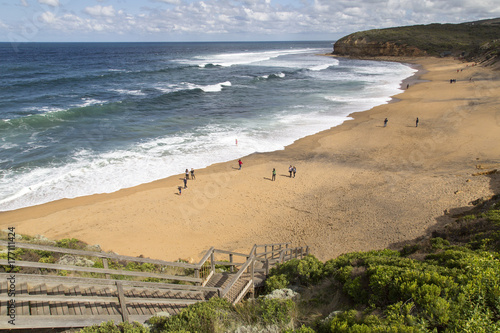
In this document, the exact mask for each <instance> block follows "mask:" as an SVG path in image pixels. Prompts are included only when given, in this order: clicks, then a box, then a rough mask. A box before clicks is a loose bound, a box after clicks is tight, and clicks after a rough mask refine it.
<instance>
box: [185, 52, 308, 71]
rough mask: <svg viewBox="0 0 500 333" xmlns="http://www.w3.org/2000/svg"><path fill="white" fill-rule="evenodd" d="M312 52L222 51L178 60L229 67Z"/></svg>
mask: <svg viewBox="0 0 500 333" xmlns="http://www.w3.org/2000/svg"><path fill="white" fill-rule="evenodd" d="M310 52H312V50H311V49H291V50H277V51H261V52H238V53H221V54H213V55H209V56H197V57H194V58H192V59H179V60H177V62H179V63H183V64H188V65H194V66H199V67H202V68H204V67H207V66H208V65H214V66H222V67H228V66H233V65H245V64H253V63H258V62H263V61H266V60H270V59H273V58H277V57H280V56H284V55H289V54H301V53H310Z"/></svg>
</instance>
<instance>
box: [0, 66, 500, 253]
mask: <svg viewBox="0 0 500 333" xmlns="http://www.w3.org/2000/svg"><path fill="white" fill-rule="evenodd" d="M400 60H404V61H407V62H411V63H413V64H415V65H417V66H419V68H421V71H420V74H419V77H414V78H412V80H409V81H408V82H405V83H403V87H404V89H405V91H404V92H403V93H401V94H399V95H396V96H394V99H395V101H394V102H393V103H388V104H385V105H381V106H378V107H375V108H373V109H371V110H368V111H364V112H358V113H354V114H352V115H351V117H352V118H353V119H352V120H349V121H346V122H345V123H344V124H342V125H341V126H338V127H335V128H332V129H330V130H327V131H323V132H321V133H318V134H315V135H312V136H309V137H306V138H303V139H300V140H298V141H296V142H295V143H294V144H292V145H290V146H288V147H286V149H284V150H282V151H276V152H271V153H261V154H253V155H250V156H246V157H242V161H243V167H242V169H241V170H238V163H237V160H235V161H231V162H227V163H220V164H215V165H212V166H210V167H207V168H205V169H203V170H196V180H189V181H188V189H186V190H183V192H182V195H178V191H177V187H178V186H179V185H181V184H182V178H183V175H182V174H181V172H182V171H183V170H184V169H185V167H189V166H185V167H184V168H181V169H180V170H179V175H177V176H172V177H169V178H166V179H163V180H159V181H156V182H153V183H149V184H144V185H140V186H137V187H134V188H130V189H125V190H121V191H118V192H116V193H111V194H100V195H93V196H88V197H82V198H77V199H65V200H60V201H56V202H52V203H48V204H44V205H40V206H36V207H29V208H24V209H19V210H15V211H10V212H2V213H0V228H1V229H6V228H7V227H10V226H15V227H16V232H17V233H20V234H29V235H36V234H40V235H44V236H46V237H48V238H51V239H61V238H72V237H74V238H78V239H80V240H83V241H85V242H87V243H89V244H99V245H100V246H101V247H102V248H103V249H104V250H106V251H114V252H116V253H119V254H123V255H132V256H138V255H141V254H142V255H144V256H147V257H151V258H158V259H165V260H176V259H178V258H183V259H198V258H199V257H200V256H201V255H202V254H203V253H204V252H205V251H206V250H207V249H208V248H210V247H211V246H215V247H216V248H221V249H226V250H239V251H245V252H246V251H248V250H249V249H250V248H251V246H252V245H253V244H255V243H258V244H262V243H278V242H291V243H293V244H294V245H309V246H310V248H311V252H312V253H313V254H314V255H315V256H316V257H318V258H319V259H321V260H327V259H330V258H332V257H335V256H338V255H340V254H342V253H346V252H352V251H365V250H374V249H382V248H386V247H389V246H393V245H394V244H397V243H400V242H404V241H406V240H411V239H414V238H416V237H420V236H426V235H429V234H430V233H431V232H432V230H433V229H434V228H436V227H439V226H443V225H445V224H446V223H450V222H451V221H452V218H451V216H450V215H451V214H446V213H445V211H446V212H451V213H452V214H453V213H457V212H460V211H464V210H466V209H467V208H469V207H471V205H470V202H471V201H472V200H475V199H477V198H480V197H488V196H490V195H492V194H493V193H498V192H499V190H500V175H499V173H496V174H490V175H477V176H473V174H476V173H480V172H485V171H489V170H493V169H499V170H500V145H499V144H498V143H499V142H500V73H499V72H498V71H496V72H495V71H493V70H491V69H490V68H484V67H481V66H472V63H463V62H461V61H457V60H453V59H446V58H443V59H437V58H418V59H400ZM471 78H472V80H471ZM417 79H418V80H417ZM450 79H456V83H450ZM417 82H418V83H417ZM406 84H409V85H410V86H409V88H408V89H406ZM417 117H418V118H419V124H418V127H416V118H417ZM385 118H387V119H388V123H387V127H384V119H385ZM289 165H294V166H296V168H297V174H296V177H295V178H290V177H289V173H288V167H289ZM273 168H276V171H277V177H276V181H271V175H272V170H273Z"/></svg>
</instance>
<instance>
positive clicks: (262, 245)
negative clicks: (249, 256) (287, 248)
mask: <svg viewBox="0 0 500 333" xmlns="http://www.w3.org/2000/svg"><path fill="white" fill-rule="evenodd" d="M290 244H291V243H276V244H259V245H257V247H264V246H278V245H290Z"/></svg>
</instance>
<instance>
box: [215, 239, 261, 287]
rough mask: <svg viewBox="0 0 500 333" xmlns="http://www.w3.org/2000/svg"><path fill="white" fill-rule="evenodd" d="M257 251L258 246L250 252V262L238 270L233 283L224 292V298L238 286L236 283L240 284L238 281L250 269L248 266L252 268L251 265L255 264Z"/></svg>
mask: <svg viewBox="0 0 500 333" xmlns="http://www.w3.org/2000/svg"><path fill="white" fill-rule="evenodd" d="M256 249H257V245H254V246H253V247H252V250H251V251H250V254H249V258H248V260H247V261H246V262H245V264H244V265H243V266H242V267H241V268H240V269H239V270H238V273H236V275H235V276H234V277H233V279H232V280H231V282H230V283H229V284H228V285H227V286H226V288H224V290H223V291H222V297H224V296H226V295H227V294H228V293H229V291H230V290H231V288H232V287H233V286H234V285H235V284H236V282H238V280H239V279H240V277H241V275H242V274H243V273H244V272H245V270H246V269H247V268H248V266H250V264H251V263H252V262H253V260H254V258H255V250H256Z"/></svg>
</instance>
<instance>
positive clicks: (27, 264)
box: [0, 259, 203, 282]
mask: <svg viewBox="0 0 500 333" xmlns="http://www.w3.org/2000/svg"><path fill="white" fill-rule="evenodd" d="M0 265H8V262H7V260H4V259H2V260H0ZM16 266H19V267H36V268H46V269H56V270H67V271H77V272H87V273H100V274H105V273H109V274H118V275H129V276H140V277H145V278H147V277H155V278H159V279H170V280H178V281H188V282H202V281H203V280H202V279H199V278H191V277H183V276H177V275H167V274H159V273H148V272H136V271H124V270H118V269H104V268H92V267H80V266H70V265H58V264H45V263H40V262H29V261H17V262H16Z"/></svg>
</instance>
